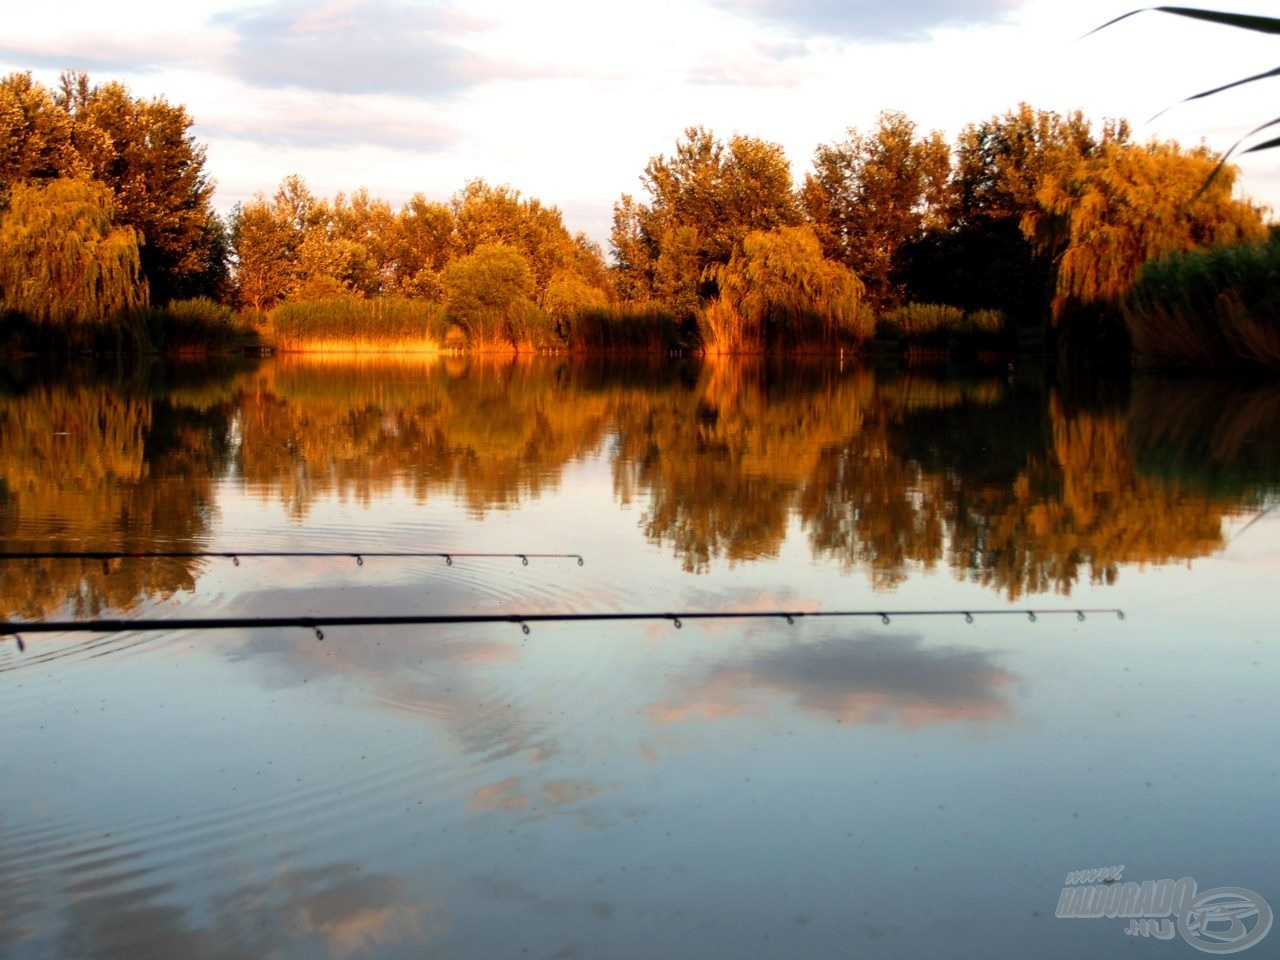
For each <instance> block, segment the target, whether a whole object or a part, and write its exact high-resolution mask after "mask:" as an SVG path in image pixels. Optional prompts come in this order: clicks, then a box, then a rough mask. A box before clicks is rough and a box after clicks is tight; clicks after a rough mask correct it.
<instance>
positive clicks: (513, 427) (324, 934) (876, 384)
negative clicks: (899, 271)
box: [0, 358, 1280, 960]
mask: <svg viewBox="0 0 1280 960" xmlns="http://www.w3.org/2000/svg"><path fill="white" fill-rule="evenodd" d="M3 383H4V389H3V392H0V549H2V550H3V551H4V552H18V551H88V550H125V551H168V552H181V551H230V552H236V551H240V552H250V551H276V550H280V551H337V552H347V553H352V552H361V551H368V552H374V551H396V550H402V551H419V552H435V551H439V552H450V553H459V554H460V553H464V552H495V553H524V554H534V553H540V554H546V553H572V554H580V555H581V556H582V557H583V559H584V562H583V564H582V565H581V566H579V565H578V564H577V562H576V561H575V560H573V559H571V558H538V557H533V558H530V559H529V562H528V564H527V565H525V564H523V563H522V562H521V561H520V559H518V558H511V557H506V558H504V557H495V558H466V557H461V556H459V557H455V558H454V560H453V563H452V564H451V565H450V564H447V563H445V562H444V561H443V560H442V559H440V558H435V557H424V558H395V559H392V558H376V557H369V558H366V559H365V560H364V562H363V564H362V565H357V564H356V563H355V562H354V561H353V560H352V559H350V558H342V557H338V558H325V557H320V558H261V557H244V558H242V559H241V560H240V562H239V563H238V565H237V564H236V563H233V562H232V561H230V560H228V559H219V558H153V559H124V560H112V561H108V562H106V563H103V562H99V561H96V560H94V561H87V560H74V559H44V560H12V559H10V560H0V607H2V608H3V609H2V610H0V614H3V615H4V617H6V618H7V619H9V620H11V621H30V620H36V619H71V618H87V617H93V616H121V617H130V618H147V619H154V618H174V617H227V616H236V617H254V616H310V617H315V618H316V619H317V620H318V621H320V622H323V620H324V617H325V616H330V617H332V616H335V615H357V614H421V615H436V614H467V615H475V614H486V615H506V614H529V615H533V614H545V613H560V612H631V611H656V612H664V611H730V610H732V611H766V612H767V611H782V610H788V611H808V612H817V611H824V610H825V611H829V610H866V611H873V612H874V611H880V610H890V611H895V612H896V611H911V610H956V611H964V610H974V609H982V610H1026V609H1031V608H1035V609H1039V610H1043V611H1047V610H1069V611H1074V610H1076V609H1078V608H1122V609H1123V611H1124V614H1125V618H1124V619H1123V620H1121V619H1119V618H1118V617H1116V616H1114V615H1104V614H1101V613H1099V614H1091V615H1089V616H1087V617H1086V618H1085V619H1084V620H1083V621H1081V620H1079V619H1078V618H1077V617H1076V616H1075V615H1074V614H1068V615H1066V616H1057V615H1052V614H1045V615H1041V616H1038V617H1037V618H1036V621H1035V622H1031V620H1030V619H1029V618H1028V617H1026V616H1025V615H1017V616H993V615H978V616H975V617H974V618H973V622H972V623H969V622H966V619H965V618H964V617H963V616H961V615H960V614H958V613H957V614H955V615H949V616H933V617H912V616H905V615H897V616H892V617H891V618H890V620H889V623H887V624H886V623H884V622H882V620H881V619H880V618H878V617H871V618H865V619H817V618H808V619H806V618H797V619H795V622H794V623H791V624H788V623H787V622H786V621H785V620H784V619H783V618H781V617H777V618H772V619H767V620H731V619H726V620H686V621H685V622H683V624H682V625H681V627H680V628H679V629H677V628H676V626H675V624H673V623H671V622H670V621H663V620H654V621H638V622H620V623H619V622H605V623H601V622H565V623H542V622H535V623H533V624H532V625H531V627H530V631H529V633H528V634H525V633H524V632H523V631H522V630H521V629H520V626H519V625H518V624H515V623H498V624H480V625H475V624H472V625H433V626H395V627H386V626H380V627H326V628H325V630H324V639H323V640H319V639H317V637H316V636H315V634H314V633H313V632H311V631H310V630H308V629H304V628H296V627H295V628H273V629H234V630H230V629H229V630H213V631H210V630H185V631H163V632H141V631H133V632H122V633H111V634H72V633H67V634H28V635H26V636H24V638H23V639H24V641H25V650H21V651H20V650H19V649H18V644H17V642H16V641H15V640H14V638H12V637H9V638H5V639H3V644H2V645H0V955H3V956H4V957H6V958H15V960H29V958H71V957H121V958H124V957H127V958H130V960H137V958H146V957H157V958H159V957H183V958H193V960H205V958H256V957H282V958H309V957H320V958H336V960H342V958H348V957H366V956H377V957H413V958H419V957H441V958H455V957H456V958H507V957H511V958H524V957H533V958H548V960H549V958H595V957H600V958H699V960H701V958H722V957H723V958H735V960H736V958H774V957H776V958H810V957H812V958H828V957H877V958H879V957H886V958H895V957H900V958H930V960H934V958H952V957H954V958H965V960H968V958H981V957H993V958H1024V957H1031V956H1035V957H1045V958H1064V960H1065V958H1071V960H1079V958H1084V957H1090V958H1099V957H1139V956H1141V957H1147V956H1150V957H1152V958H1166V957H1167V958H1170V960H1174V958H1178V957H1182V958H1188V957H1194V956H1199V955H1201V953H1202V952H1204V951H1205V950H1206V945H1209V946H1212V945H1214V944H1216V945H1217V946H1218V947H1219V948H1222V947H1223V946H1224V945H1225V946H1227V947H1231V946H1239V944H1240V943H1242V942H1246V941H1242V940H1240V937H1242V936H1243V937H1245V938H1249V937H1253V938H1255V939H1256V935H1257V929H1258V924H1259V923H1261V922H1262V921H1263V919H1264V916H1266V915H1269V914H1268V905H1269V907H1270V908H1275V909H1280V857H1277V855H1276V852H1277V849H1280V843H1278V840H1280V828H1278V827H1277V812H1276V811H1277V809H1278V807H1280V803H1278V801H1280V752H1278V751H1277V749H1276V744H1277V735H1278V734H1280V700H1278V698H1277V695H1276V691H1277V681H1280V640H1278V639H1277V636H1276V629H1275V628H1276V623H1277V619H1278V618H1277V616H1276V614H1277V611H1278V610H1280V604H1278V603H1277V599H1276V592H1277V586H1280V518H1277V516H1276V514H1274V513H1272V512H1271V508H1272V506H1273V505H1274V504H1275V503H1276V502H1277V494H1278V493H1280V437H1278V436H1277V431H1276V429H1275V425H1276V423H1277V421H1278V419H1280V388H1277V387H1269V388H1268V387H1251V388H1250V387H1243V386H1235V387H1232V386H1224V385H1214V384H1207V383H1202V382H1196V381H1157V380H1148V379H1142V378H1139V379H1135V380H1134V381H1133V382H1132V383H1130V384H1118V385H1116V384H1110V385H1108V384H1098V383H1089V384H1083V385H1072V386H1070V387H1069V388H1065V387H1057V386H1046V385H1044V383H1043V382H1042V378H1040V377H1039V376H1037V375H1034V374H1032V373H1030V372H1024V371H1022V370H1018V371H1005V370H1003V369H999V370H997V371H996V372H995V373H991V374H981V373H980V374H977V375H971V376H967V377H959V376H954V375H953V376H944V375H942V374H939V373H930V372H928V371H904V372H886V371H872V370H868V369H859V368H857V367H853V366H849V365H845V366H838V365H834V364H830V365H820V364H813V365H808V364H802V365H796V364H792V365H789V366H770V365H762V364H749V363H736V364H735V363H708V364H705V365H702V364H699V363H697V362H694V361H683V360H682V361H676V360H672V361H669V362H665V363H663V364H656V365H636V364H629V365H627V364H620V363H606V362H603V361H601V362H594V363H587V362H578V361H572V360H567V359H550V360H539V361H534V362H510V361H492V360H491V361H480V360H466V359H450V360H447V361H443V362H425V361H423V362H412V361H406V362H403V363H388V362H364V363H340V362H323V361H316V360H311V361H303V360H298V359H289V358H279V359H277V360H272V361H267V362H264V364H263V365H261V366H258V367H255V368H244V369H227V370H209V369H204V368H195V367H193V368H189V369H187V368H170V369H167V370H158V369H157V370H151V371H137V372H133V371H126V372H119V371H117V372H116V373H114V374H113V375H111V376H106V375H104V374H100V373H98V374H91V373H85V372H76V373H74V374H64V375H62V376H60V377H51V376H42V375H39V374H37V373H36V372H34V371H32V370H28V369H11V370H9V371H8V372H7V373H6V374H5V375H4V381H3ZM1113 865H1115V866H1118V865H1124V870H1123V876H1122V878H1121V883H1118V884H1116V886H1117V887H1122V886H1123V885H1124V884H1127V883H1134V884H1135V887H1134V888H1131V889H1140V885H1141V884H1142V883H1143V881H1161V880H1163V879H1172V880H1175V881H1176V880H1179V879H1180V878H1183V877H1189V878H1192V879H1193V880H1194V882H1195V883H1196V884H1197V885H1198V886H1197V889H1198V891H1199V892H1198V893H1197V894H1196V896H1200V895H1201V894H1202V893H1203V892H1204V891H1206V890H1210V889H1213V888H1223V887H1229V888H1244V889H1245V890H1247V891H1249V892H1251V895H1252V897H1253V898H1254V900H1255V905H1257V904H1261V906H1259V907H1258V909H1256V910H1255V911H1254V912H1253V913H1252V914H1250V913H1249V911H1248V910H1244V911H1242V913H1243V920H1242V923H1243V928H1237V929H1235V931H1234V932H1232V924H1231V921H1230V919H1229V918H1228V919H1225V920H1223V919H1218V920H1217V921H1214V923H1216V924H1217V926H1216V927H1213V926H1212V924H1211V923H1210V920H1209V918H1205V917H1203V916H1200V917H1199V919H1201V920H1203V921H1204V922H1203V923H1201V925H1200V927H1199V928H1195V927H1194V922H1195V921H1196V920H1197V915H1196V914H1195V913H1194V911H1193V912H1192V914H1188V915H1184V916H1182V917H1179V916H1178V915H1177V911H1172V915H1171V917H1170V924H1169V925H1168V926H1167V927H1165V928H1164V929H1165V931H1166V932H1169V933H1170V935H1171V936H1172V937H1173V939H1172V940H1170V941H1168V942H1162V941H1161V940H1160V939H1158V938H1157V937H1156V936H1146V937H1144V936H1142V932H1141V931H1140V930H1139V931H1135V930H1132V929H1131V928H1130V924H1131V923H1135V924H1136V923H1137V921H1131V920H1129V919H1125V912H1126V908H1125V907H1124V906H1123V904H1122V905H1121V907H1120V909H1119V910H1118V911H1117V910H1116V909H1112V910H1111V912H1112V913H1113V914H1115V913H1117V912H1118V913H1119V916H1115V917H1113V918H1108V917H1106V916H1099V917H1070V918H1066V917H1061V916H1058V915H1056V914H1057V913H1061V912H1064V910H1065V911H1066V912H1070V908H1069V903H1070V896H1071V895H1070V894H1068V895H1067V896H1066V897H1065V898H1064V895H1063V889H1064V887H1065V886H1067V882H1066V881H1067V875H1068V874H1069V873H1072V872H1074V871H1080V870H1086V869H1091V868H1100V867H1108V866H1113ZM1086 885H1087V884H1086ZM1092 886H1095V887H1096V886H1098V884H1096V883H1094V884H1092ZM1091 895H1095V894H1091ZM1100 895H1101V896H1106V895H1107V890H1106V889H1105V888H1103V889H1102V891H1101V894H1100ZM1121 896H1122V895H1120V894H1117V897H1121ZM1180 896H1181V895H1180ZM1187 896H1190V894H1188V895H1187ZM1157 899H1158V897H1157ZM1060 901H1061V902H1062V903H1064V904H1068V906H1066V907H1061V908H1060ZM1148 902H1150V897H1148ZM1180 902H1182V901H1180ZM1133 905H1134V900H1133V899H1132V897H1130V900H1129V907H1133ZM1113 906H1114V905H1113ZM1081 910H1082V911H1083V912H1087V907H1082V908H1081ZM1099 912H1105V907H1104V908H1101V909H1100V911H1099ZM1129 912H1133V911H1132V910H1130V911H1129ZM1139 912H1141V911H1139ZM1166 912H1167V913H1168V912H1170V911H1166ZM1178 924H1181V926H1179V925H1178ZM1157 927H1158V921H1153V923H1152V927H1151V931H1149V932H1154V931H1155V930H1156V929H1157ZM1175 927H1176V930H1177V932H1176V933H1174V932H1172V931H1173V930H1174V929H1175ZM1188 927H1192V929H1187V928H1188ZM1197 930H1199V932H1197ZM1205 930H1208V931H1209V933H1205V932H1204V931H1205ZM1214 930H1216V931H1217V932H1218V934H1219V936H1218V938H1217V939H1213V936H1212V935H1213V931H1214ZM1242 930H1243V932H1242ZM1250 931H1252V933H1251V932H1250ZM1197 938H1198V941H1197V943H1196V944H1194V945H1193V943H1192V942H1191V941H1193V940H1197ZM1277 944H1280V932H1271V933H1270V935H1269V936H1268V937H1266V938H1264V939H1263V940H1262V941H1261V942H1259V943H1258V945H1257V946H1255V947H1252V948H1250V949H1249V950H1248V952H1247V953H1245V954H1244V956H1257V957H1259V958H1261V957H1263V956H1276V955H1277V952H1276V951H1277Z"/></svg>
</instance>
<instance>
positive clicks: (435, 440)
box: [0, 357, 1280, 617]
mask: <svg viewBox="0 0 1280 960" xmlns="http://www.w3.org/2000/svg"><path fill="white" fill-rule="evenodd" d="M393 368H394V369H393ZM177 382H183V383H185V384H187V385H186V386H183V387H181V388H179V387H174V386H171V385H170V384H173V383H177ZM1222 389H1223V387H1222V386H1221V385H1209V384H1199V385H1198V384H1194V383H1187V382H1178V383H1176V384H1169V383H1165V382H1162V381H1154V380H1152V381H1139V382H1137V383H1135V384H1134V386H1133V387H1132V389H1131V391H1129V396H1127V397H1126V396H1124V395H1123V392H1122V396H1121V397H1120V398H1118V399H1117V400H1113V401H1112V402H1108V403H1106V404H1103V405H1102V406H1101V407H1100V408H1099V407H1097V406H1094V407H1089V406H1086V407H1084V408H1080V407H1079V406H1077V405H1070V404H1068V403H1067V402H1066V401H1065V400H1064V399H1063V397H1062V396H1060V395H1059V394H1058V393H1057V392H1056V391H1055V390H1053V389H1049V390H1047V391H1046V390H1043V389H1042V388H1041V387H1040V386H1038V385H1037V384H1033V383H1022V382H1019V381H1013V382H1006V381H1005V380H1004V379H980V380H956V379H941V378H935V377H932V376H923V375H920V374H906V375H902V374H885V373H877V372H874V371H871V370H868V369H840V368H838V367H836V366H834V365H816V364H815V365H813V366H804V365H795V364H792V365H790V366H789V367H787V368H783V367H780V366H776V365H771V364H769V363H765V362H757V363H750V362H748V363H742V362H727V361H707V362H701V363H700V362H696V361H688V362H685V363H683V364H677V365H674V366H672V365H670V364H662V365H657V364H655V365H654V366H652V367H645V366H643V365H640V366H637V365H636V364H629V365H614V364H612V363H611V362H609V361H606V360H596V361H588V362H583V361H578V360H571V359H561V360H545V359H544V360H519V359H504V360H494V359H489V360H483V359H480V358H474V357H472V358H451V359H448V360H443V361H440V360H431V361H428V360H421V361H408V360H406V361H403V362H402V363H400V364H395V363H392V364H390V365H389V364H388V363H387V361H385V360H384V361H380V362H369V363H365V364H352V363H335V362H326V361H322V360H316V359H306V358H292V359H289V358H281V359H279V360H277V361H275V362H272V363H269V364H266V365H263V366H261V367H258V368H255V369H249V370H242V371H240V372H235V371H230V372H227V373H225V374H223V375H220V376H217V377H213V378H207V379H205V380H204V381H202V382H197V381H196V380H195V379H194V378H193V377H191V376H188V375H182V374H175V373H174V372H173V371H171V370H170V371H160V375H158V376H157V375H152V376H151V377H149V378H147V377H138V378H134V379H133V380H132V381H130V382H123V383H122V382H119V381H118V380H104V379H101V378H97V379H95V378H94V377H92V376H86V375H79V374H77V375H75V376H65V377H62V378H57V379H49V380H45V381H40V382H35V383H33V384H31V385H29V386H26V387H22V388H18V389H16V392H14V393H12V394H11V395H7V396H0V546H3V547H4V549H6V550H68V551H73V550H106V549H121V550H138V551H141V550H148V549H153V550H154V549H168V550H180V549H199V548H200V547H201V545H202V544H203V543H205V542H207V540H208V538H209V536H210V533H211V528H212V526H213V517H214V514H215V511H216V509H217V503H216V497H215V494H214V484H215V481H218V480H221V479H225V478H228V477H235V478H236V479H237V480H238V481H239V482H241V483H243V484H244V486H245V488H246V490H247V491H249V492H250V493H251V494H254V495H257V496H260V497H262V498H264V499H266V500H276V501H279V502H280V504H281V505H282V506H283V507H284V508H285V509H286V510H287V511H288V514H289V515H290V516H291V517H293V518H295V519H297V520H298V521H299V522H301V521H303V520H305V518H306V517H307V515H308V512H309V511H310V509H311V507H312V506H313V505H314V504H315V503H317V502H318V501H322V500H324V499H327V498H330V497H334V496H339V497H343V498H346V499H351V500H355V501H356V502H359V503H363V504H370V505H371V504H374V503H376V502H377V500H378V499H379V498H381V497H384V496H386V495H388V494H390V493H392V492H394V491H407V492H408V493H410V494H411V495H412V496H413V497H414V498H416V499H419V500H426V499H429V498H432V497H436V496H449V497H451V498H458V499H459V500H460V501H461V502H464V503H465V504H467V505H468V507H469V509H470V510H471V511H473V512H474V513H476V514H477V515H479V514H483V513H484V512H485V511H489V510H493V509H510V508H516V507H518V506H519V505H520V504H521V503H522V502H525V501H527V500H532V499H535V498H537V497H538V496H540V495H542V494H543V493H546V492H549V491H553V490H554V489H555V488H556V486H557V484H558V483H559V480H560V478H561V476H562V474H563V471H564V470H565V468H566V466H567V465H568V464H569V463H570V462H571V461H573V460H574V459H576V458H581V457H584V456H587V455H591V454H593V453H596V452H598V451H604V452H605V453H606V455H607V456H608V457H610V458H611V461H612V471H613V485H614V493H615V496H616V497H617V499H618V500H619V501H620V502H624V503H630V502H636V503H638V504H641V505H643V507H644V512H643V514H642V519H641V521H640V522H641V526H642V528H643V533H644V535H645V536H647V537H648V538H649V539H650V540H652V541H653V542H655V543H659V544H662V545H664V546H665V547H668V548H669V549H671V550H672V551H673V552H674V554H675V555H676V557H677V558H678V559H679V561H680V563H681V564H682V565H683V566H684V568H685V569H687V570H690V571H702V570H706V569H708V568H709V567H710V566H711V565H712V564H714V563H716V562H718V561H723V562H728V563H731V564H732V563H746V562H752V561H757V560H761V559H765V558H768V557H772V556H775V555H777V553H778V552H779V550H780V548H781V546H782V544H783V541H784V539H785V538H786V536H787V532H788V527H789V524H790V522H791V521H792V519H793V518H798V520H799V523H800V526H801V528H802V529H803V530H804V532H805V536H806V537H807V538H808V541H809V544H810V547H811V549H812V551H813V553H814V555H815V556H818V557H824V558H830V559H833V560H835V561H837V562H839V563H841V564H844V565H847V566H848V567H849V568H851V569H860V570H865V571H866V572H867V574H868V576H870V577H871V579H872V581H873V582H874V583H875V584H876V585H877V586H879V587H883V588H891V587H892V586H893V585H895V584H897V583H899V582H901V581H902V580H903V579H905V578H906V577H907V576H908V575H909V573H910V572H911V571H912V570H913V569H918V568H921V567H924V568H932V567H936V566H938V565H940V564H945V565H946V566H947V567H949V568H951V569H952V570H953V571H954V572H955V575H956V576H958V577H963V578H968V579H972V580H975V581H978V582H981V583H983V584H985V585H988V586H990V587H992V588H993V589H995V590H998V591H1000V592H1002V593H1004V594H1006V595H1007V596H1009V597H1017V596H1020V595H1023V594H1028V593H1042V592H1051V591H1052V592H1058V593H1061V594H1067V593H1069V592H1070V591H1071V589H1072V588H1073V586H1074V585H1076V584H1077V583H1080V582H1081V581H1092V582H1112V581H1114V580H1115V579H1116V577H1117V576H1118V575H1119V573H1120V568H1121V567H1122V566H1124V565H1126V564H1135V563H1168V562H1173V561H1183V560H1187V559H1191V558H1194V557H1200V556H1204V555H1206V554H1209V553H1211V552H1213V551H1214V550H1216V549H1219V548H1220V547H1222V546H1223V544H1224V534H1223V527H1224V524H1223V520H1224V517H1226V516H1228V515H1230V514H1237V513H1240V512H1242V511H1254V510H1258V509H1261V508H1262V507H1264V506H1265V505H1266V503H1267V502H1268V498H1269V497H1273V496H1274V491H1275V490H1276V479H1277V477H1278V476H1280V470H1278V469H1277V467H1278V466H1280V440H1277V438H1276V437H1275V436H1274V432H1273V431H1271V430H1270V429H1269V428H1268V425H1269V424H1273V423H1274V422H1275V414H1276V413H1277V412H1278V411H1280V393H1277V392H1276V391H1275V390H1261V391H1253V392H1250V393H1248V394H1245V393H1243V392H1238V395H1233V396H1232V397H1231V398H1229V402H1225V398H1224V397H1223V396H1222V392H1221V391H1222ZM1206 438H1209V439H1206ZM197 573H198V568H197V565H196V562H195V561H189V560H173V559H168V560H160V559H153V560H146V561H143V560H139V561H123V562H119V563H115V564H109V565H107V566H106V567H104V566H103V565H102V564H100V563H97V562H74V561H62V560H53V561H38V562H37V561H22V562H8V563H3V564H0V612H3V613H4V614H6V615H20V616H23V617H37V616H48V615H51V614H53V613H54V612H56V611H59V610H65V609H67V608H70V609H71V610H73V611H74V612H75V613H77V614H85V615H89V614H96V613H98V612H99V611H100V610H102V609H103V608H106V607H114V608H119V609H128V608H131V607H133V606H135V605H137V604H138V603H140V602H142V601H143V600H146V599H149V598H163V597H166V596H169V595H171V594H173V593H175V592H178V591H181V590H185V589H190V588H191V587H192V586H193V584H194V580H195V577H196V575H197Z"/></svg>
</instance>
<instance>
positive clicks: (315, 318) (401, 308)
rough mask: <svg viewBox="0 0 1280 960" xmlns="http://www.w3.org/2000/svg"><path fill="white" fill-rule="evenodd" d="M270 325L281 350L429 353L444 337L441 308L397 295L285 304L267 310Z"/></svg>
mask: <svg viewBox="0 0 1280 960" xmlns="http://www.w3.org/2000/svg"><path fill="white" fill-rule="evenodd" d="M271 325H272V327H273V329H274V333H275V343H276V349H278V350H281V351H286V352H288V351H295V350H307V351H336V352H348V353H358V352H361V351H371V352H378V351H384V350H417V351H419V352H421V351H434V350H438V349H439V348H440V345H441V344H443V343H444V341H445V339H446V333H447V321H446V318H445V313H444V310H443V308H442V307H440V306H439V305H438V304H435V303H431V302H429V301H425V300H409V299H405V298H401V297H380V298H377V299H372V300H364V299H359V298H356V297H335V298H332V299H327V300H303V301H300V302H298V303H285V304H281V305H280V306H279V307H277V308H276V309H275V310H273V311H272V312H271Z"/></svg>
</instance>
